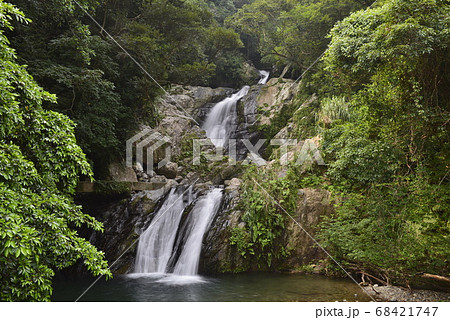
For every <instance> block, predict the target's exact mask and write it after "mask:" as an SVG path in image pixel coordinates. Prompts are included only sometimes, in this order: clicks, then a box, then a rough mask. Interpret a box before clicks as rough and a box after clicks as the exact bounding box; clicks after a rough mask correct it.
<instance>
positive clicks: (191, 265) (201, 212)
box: [173, 188, 222, 275]
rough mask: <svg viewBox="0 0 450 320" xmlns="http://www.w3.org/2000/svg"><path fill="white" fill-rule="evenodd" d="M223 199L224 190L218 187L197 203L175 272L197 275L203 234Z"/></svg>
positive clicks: (190, 216) (190, 217)
mask: <svg viewBox="0 0 450 320" xmlns="http://www.w3.org/2000/svg"><path fill="white" fill-rule="evenodd" d="M221 200H222V190H221V189H219V188H216V189H213V190H212V191H210V192H209V193H208V194H207V195H206V196H205V197H203V198H201V199H200V200H199V201H198V202H197V203H196V204H195V206H194V208H193V209H192V212H191V214H190V215H189V217H188V226H189V227H188V232H187V234H188V237H187V240H186V242H185V244H184V247H183V250H182V251H181V255H180V257H179V258H178V261H177V263H176V265H175V268H174V271H173V273H174V274H179V275H195V274H196V273H197V269H198V263H199V260H200V253H201V250H202V240H203V236H204V234H205V233H206V231H207V230H208V229H209V227H210V225H211V222H212V220H213V218H214V216H215V215H216V213H217V211H218V210H219V206H220V202H221Z"/></svg>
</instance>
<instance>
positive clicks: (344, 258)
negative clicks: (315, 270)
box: [0, 0, 450, 301]
mask: <svg viewBox="0 0 450 320" xmlns="http://www.w3.org/2000/svg"><path fill="white" fill-rule="evenodd" d="M449 13H450V5H449V3H448V1H445V0H378V1H373V0H340V1H332V0H254V1H251V0H215V1H203V0H104V1H98V0H78V1H71V0H45V1H44V0H9V1H5V0H0V50H1V55H0V64H1V66H0V82H1V86H0V300H2V301H30V300H32V301H45V300H49V299H50V297H51V292H52V279H53V277H54V275H55V272H57V271H58V270H61V269H63V268H67V267H69V266H71V265H73V264H75V263H76V262H77V261H79V260H80V259H82V260H83V261H84V264H85V265H86V267H87V269H89V270H90V271H91V272H92V273H93V274H94V275H106V276H107V277H109V276H111V272H110V271H109V270H108V268H107V265H108V264H107V262H106V261H105V259H104V254H103V253H102V252H101V251H99V250H98V249H96V248H95V247H94V246H93V245H91V244H90V243H89V242H88V241H87V240H85V239H84V238H82V237H80V236H79V235H78V232H77V230H78V228H80V227H81V226H87V227H89V228H92V229H95V230H101V229H102V225H101V223H99V222H98V221H96V220H95V219H94V218H92V217H91V216H89V215H88V214H85V213H83V212H82V211H81V207H80V206H79V205H78V204H76V203H75V202H74V194H75V188H76V185H77V183H78V181H79V179H80V178H81V177H83V178H84V179H91V178H92V179H93V178H94V177H95V178H98V179H101V178H103V177H104V176H105V175H106V169H107V167H108V165H109V164H110V163H111V162H113V161H121V160H123V157H124V154H125V151H124V149H125V141H126V140H127V139H128V138H129V137H130V136H132V134H133V133H135V132H136V128H138V126H139V124H140V123H142V122H146V123H148V124H150V125H153V124H157V123H158V122H159V121H160V120H161V115H160V114H159V113H158V110H157V109H156V108H155V103H156V101H157V100H158V98H159V97H161V96H162V95H163V93H164V89H167V90H168V89H169V88H170V87H171V86H173V85H175V84H184V85H196V86H208V87H213V88H216V87H232V88H239V87H240V86H242V85H244V84H248V83H249V82H251V81H253V79H254V78H255V75H254V70H256V69H255V67H256V68H260V69H261V68H264V69H267V70H269V69H270V70H271V71H272V76H273V77H282V78H286V79H293V80H298V81H299V83H300V90H299V93H298V96H297V97H295V99H293V101H294V103H292V104H291V105H289V107H287V108H283V110H279V113H278V114H277V115H276V117H275V120H274V121H272V123H271V124H270V125H267V124H266V125H261V126H260V128H259V130H260V131H261V132H263V133H264V135H265V137H266V138H267V139H270V138H273V137H274V136H275V134H276V133H277V132H279V131H280V129H282V128H283V127H285V126H286V125H287V124H288V123H289V124H291V125H292V127H293V128H294V129H293V130H292V131H291V132H290V138H292V139H309V138H313V137H316V138H317V139H318V140H319V141H320V151H321V153H322V155H323V157H324V160H325V162H326V163H327V166H326V168H325V169H324V168H317V167H311V168H308V169H305V168H303V167H301V166H298V165H296V164H295V163H294V162H292V163H290V164H289V167H288V170H287V173H286V174H285V175H284V176H283V177H280V176H279V175H278V171H277V167H276V166H272V167H262V168H261V167H256V166H248V167H246V168H245V171H244V172H243V174H242V179H243V180H244V185H243V189H244V190H243V196H242V203H241V206H242V208H244V209H243V210H244V211H245V212H246V214H245V216H244V219H245V222H246V227H245V228H237V229H236V230H233V233H232V237H231V239H230V240H231V241H232V243H233V244H235V245H236V246H237V248H238V250H239V251H240V252H241V253H242V255H243V256H246V257H248V256H251V257H253V259H256V260H257V261H258V263H261V265H265V266H268V267H269V268H270V266H271V264H272V261H275V260H283V259H284V258H285V257H286V256H287V255H288V254H289V252H287V251H286V250H284V248H282V247H280V241H279V240H280V237H281V236H282V232H281V230H282V228H283V226H284V221H285V220H286V219H288V217H286V215H285V214H284V211H283V210H282V209H281V208H280V204H281V205H282V206H283V207H284V209H286V210H287V211H291V210H295V206H296V197H297V190H298V188H299V186H302V187H313V188H321V189H325V190H328V191H330V192H331V194H332V196H333V199H334V203H335V212H334V213H333V215H331V216H330V217H328V218H326V219H325V220H324V221H323V222H322V223H321V225H320V232H319V242H320V243H321V245H323V246H324V247H325V248H326V249H327V250H328V251H329V252H330V253H331V254H332V255H333V256H334V257H335V258H336V259H337V260H338V261H340V262H341V263H342V264H343V265H344V266H345V267H346V268H347V269H348V270H350V271H351V272H354V273H355V274H356V273H357V272H360V271H364V272H365V273H367V274H370V275H373V276H374V277H377V278H380V279H384V280H385V281H387V282H394V283H399V284H405V283H406V284H407V283H409V279H410V278H411V277H412V276H414V275H415V274H418V273H423V272H427V273H432V274H438V275H442V276H449V272H450V271H449V269H448V265H449V259H450V256H449V254H450V251H449V248H450V234H449V232H450V222H449V218H450V217H449V214H450V181H449V179H450V175H449V171H450V168H449V166H450V163H449V155H450V149H449V148H450V144H449V131H448V125H449V119H450V108H449V102H450V101H449V99H450V91H449V90H448V89H449V87H450V78H449V74H450V70H449V63H450V61H449V60H450V54H449V42H450V20H449V19H450V16H449ZM96 22H97V23H96ZM113 39H115V41H117V43H119V44H120V45H121V46H122V47H123V48H125V49H126V51H127V52H128V53H129V55H130V56H131V57H133V58H134V59H135V61H133V59H131V58H130V56H128V55H127V53H125V52H124V50H123V49H122V48H121V47H120V46H118V45H117V43H116V42H115V41H113ZM136 61H137V62H138V64H136V63H135V62H136ZM253 69H254V70H253ZM144 70H147V71H148V73H149V74H150V75H151V77H152V78H153V79H152V78H150V77H149V76H148V74H146V72H145V71H144ZM256 77H257V76H256ZM154 80H156V81H154ZM160 85H161V86H160ZM311 96H314V97H316V99H314V100H313V102H312V103H309V104H307V106H306V107H305V106H304V103H305V101H307V100H310V98H311ZM272 152H273V153H272ZM276 152H277V150H272V149H268V150H266V153H267V157H271V156H274V155H275V154H276ZM271 153H272V154H271ZM255 182H256V184H257V185H261V186H263V187H264V188H265V189H266V190H267V191H268V193H266V192H263V191H262V190H261V189H259V188H258V187H256V184H255ZM269 194H270V196H269ZM272 197H274V198H275V199H277V200H278V201H277V202H274V201H273V199H272ZM328 264H329V265H328V267H327V270H328V271H327V272H329V273H330V274H338V273H339V272H340V271H339V270H338V268H337V267H336V266H335V265H334V264H333V263H332V262H330V261H328Z"/></svg>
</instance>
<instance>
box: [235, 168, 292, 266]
mask: <svg viewBox="0 0 450 320" xmlns="http://www.w3.org/2000/svg"><path fill="white" fill-rule="evenodd" d="M277 174H278V173H277V170H271V169H263V168H258V167H254V166H251V167H249V168H247V171H246V172H245V173H244V176H243V180H244V181H245V182H244V183H243V186H242V190H243V192H242V195H241V204H240V207H241V208H242V210H244V211H245V213H244V215H243V218H242V220H243V221H244V222H245V223H246V225H245V229H240V230H234V232H233V234H232V242H233V243H236V244H237V245H238V250H239V252H240V254H241V255H243V256H246V254H251V255H254V256H255V258H256V259H257V261H258V263H259V264H262V266H263V265H266V266H268V267H269V268H270V267H271V265H272V262H273V261H274V260H275V261H276V260H279V259H282V258H285V257H286V256H288V252H287V251H286V249H285V247H284V246H283V234H284V227H285V221H286V218H287V217H286V214H285V213H284V212H283V210H281V209H280V207H279V206H278V205H277V203H276V202H274V199H276V200H277V201H278V204H279V205H281V206H282V207H283V208H284V209H285V210H287V211H288V212H290V213H291V214H293V213H294V212H295V210H296V206H297V205H296V195H297V190H298V189H297V188H298V186H297V185H296V184H295V181H293V180H292V179H289V178H278V177H277ZM262 177H264V178H262ZM255 181H256V182H255ZM264 190H266V191H267V193H266V191H264ZM269 195H270V196H269ZM272 197H273V198H272Z"/></svg>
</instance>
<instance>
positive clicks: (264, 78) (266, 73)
mask: <svg viewBox="0 0 450 320" xmlns="http://www.w3.org/2000/svg"><path fill="white" fill-rule="evenodd" d="M259 76H260V77H261V79H260V80H259V82H258V84H266V83H267V80H269V76H270V72H269V71H265V70H259Z"/></svg>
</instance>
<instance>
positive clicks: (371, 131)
mask: <svg viewBox="0 0 450 320" xmlns="http://www.w3.org/2000/svg"><path fill="white" fill-rule="evenodd" d="M449 10H450V6H449V4H448V3H447V2H445V1H432V0H420V1H412V2H411V1H405V0H393V1H385V2H384V3H382V5H381V6H378V7H375V8H373V9H370V10H365V11H360V12H357V13H355V14H352V15H351V16H350V17H349V18H347V19H345V20H343V21H342V22H340V23H338V24H337V25H336V26H335V27H334V28H333V30H332V32H331V43H330V46H329V49H328V51H327V53H326V55H325V60H324V62H325V70H326V72H328V76H329V79H333V81H334V82H335V88H334V91H335V92H337V91H340V92H341V94H342V93H344V94H345V95H346V96H350V97H351V99H350V101H349V104H348V106H349V112H350V115H351V116H350V117H349V118H348V119H346V118H343V119H341V120H339V121H334V122H332V123H330V124H329V125H328V128H327V130H325V132H324V135H323V137H324V139H323V145H322V148H323V151H324V153H325V154H326V156H327V160H326V161H327V163H329V170H328V172H327V175H328V176H329V177H330V178H331V179H332V183H333V184H334V186H336V189H335V190H338V189H339V190H340V192H339V196H340V197H341V199H343V202H342V203H341V204H340V205H339V206H338V207H337V211H336V215H335V216H334V217H332V218H331V219H330V220H328V221H327V222H326V223H325V224H324V225H323V229H322V239H323V243H324V244H325V245H326V246H327V247H328V249H329V250H330V251H331V252H332V253H333V254H335V255H336V256H338V257H339V258H340V259H342V260H344V261H346V262H348V263H351V264H352V265H353V266H355V265H356V266H357V267H359V268H366V269H369V270H372V271H373V272H378V273H380V275H384V276H386V277H394V278H395V279H397V280H398V279H402V278H404V277H409V276H411V275H413V274H414V273H415V272H419V271H420V272H424V271H425V272H431V273H438V274H448V259H449V256H448V250H446V249H445V248H448V244H449V238H448V236H449V233H450V231H449V230H450V228H449V227H450V226H449V224H448V212H449V209H448V207H447V204H444V203H447V202H448V196H449V194H448V192H449V183H448V177H447V176H448V166H449V164H448V154H449V135H448V130H447V129H446V127H445V126H446V123H447V121H448V115H449V114H448V107H449V102H450V101H449V95H448V89H447V88H448V85H449V78H448V71H447V69H448V64H449V55H448V48H449V40H448V39H449V37H448V32H449V30H450V29H449V19H448V13H449ZM328 83H329V82H328ZM324 102H325V103H324ZM327 103H329V100H325V101H323V103H322V112H328V111H326V110H324V108H325V107H327V105H326V104H327ZM339 118H341V117H340V116H339ZM381 248H383V249H382V250H381Z"/></svg>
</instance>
